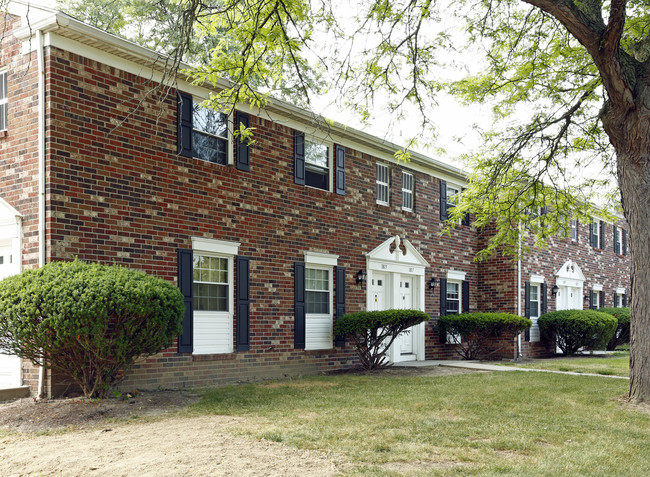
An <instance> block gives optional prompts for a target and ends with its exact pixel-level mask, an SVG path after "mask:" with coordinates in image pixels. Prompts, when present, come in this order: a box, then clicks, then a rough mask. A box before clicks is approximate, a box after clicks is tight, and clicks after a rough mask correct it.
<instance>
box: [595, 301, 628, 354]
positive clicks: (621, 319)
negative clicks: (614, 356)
mask: <svg viewBox="0 0 650 477" xmlns="http://www.w3.org/2000/svg"><path fill="white" fill-rule="evenodd" d="M598 311H600V312H601V313H607V314H609V315H612V316H613V317H614V318H616V319H617V320H618V326H617V327H616V331H615V332H614V334H613V335H612V339H611V340H609V342H608V343H607V349H608V350H609V351H614V350H615V349H616V348H617V347H619V346H620V345H622V344H625V343H629V342H630V309H629V308H627V307H626V308H598Z"/></svg>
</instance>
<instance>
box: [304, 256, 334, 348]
mask: <svg viewBox="0 0 650 477" xmlns="http://www.w3.org/2000/svg"><path fill="white" fill-rule="evenodd" d="M332 271H333V270H332V268H331V267H327V268H325V267H316V266H313V265H309V264H307V265H306V268H305V349H330V348H331V347H332V343H333V329H332V328H333V326H334V322H333V319H332V317H333V314H332Z"/></svg>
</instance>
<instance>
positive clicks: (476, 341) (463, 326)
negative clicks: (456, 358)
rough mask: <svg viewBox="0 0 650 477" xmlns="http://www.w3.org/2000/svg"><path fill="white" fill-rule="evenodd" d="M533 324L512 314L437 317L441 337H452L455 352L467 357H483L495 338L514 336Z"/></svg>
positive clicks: (465, 314)
mask: <svg viewBox="0 0 650 477" xmlns="http://www.w3.org/2000/svg"><path fill="white" fill-rule="evenodd" d="M532 325H533V323H532V321H530V320H529V319H528V318H524V317H522V316H519V315H513V314H510V313H482V312H478V313H463V314H462V315H445V316H441V317H440V318H438V322H437V327H438V334H439V335H440V336H446V335H447V336H450V337H451V340H452V342H453V343H454V344H456V345H457V346H456V351H457V352H458V353H459V354H460V355H461V356H462V357H463V358H465V359H478V358H484V357H486V356H487V355H488V354H491V353H494V352H496V351H498V350H491V353H490V350H489V345H490V341H491V339H492V338H495V337H499V336H508V335H511V336H514V335H516V334H518V333H521V332H522V331H524V330H525V329H526V328H529V327H531V326H532Z"/></svg>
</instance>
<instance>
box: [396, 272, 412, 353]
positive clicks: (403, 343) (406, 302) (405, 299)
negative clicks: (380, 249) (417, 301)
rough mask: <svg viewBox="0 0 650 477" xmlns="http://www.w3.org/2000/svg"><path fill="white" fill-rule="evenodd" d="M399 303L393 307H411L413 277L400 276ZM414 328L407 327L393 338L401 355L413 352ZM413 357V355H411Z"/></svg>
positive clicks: (403, 308) (404, 308)
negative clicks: (407, 328)
mask: <svg viewBox="0 0 650 477" xmlns="http://www.w3.org/2000/svg"><path fill="white" fill-rule="evenodd" d="M398 299H399V303H397V305H396V306H395V308H400V309H402V310H408V309H410V308H412V306H411V304H412V303H413V279H412V278H410V277H405V276H401V277H400V280H399V298H398ZM414 331H415V330H412V329H409V330H407V331H405V332H403V333H400V335H399V336H398V337H397V338H395V346H397V348H398V350H399V354H400V355H401V356H405V355H412V354H413V335H414V334H415V333H414ZM413 359H415V357H413Z"/></svg>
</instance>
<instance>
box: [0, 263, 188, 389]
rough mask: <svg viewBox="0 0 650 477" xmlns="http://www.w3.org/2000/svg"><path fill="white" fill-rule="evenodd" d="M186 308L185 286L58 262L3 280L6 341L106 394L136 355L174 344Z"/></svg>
mask: <svg viewBox="0 0 650 477" xmlns="http://www.w3.org/2000/svg"><path fill="white" fill-rule="evenodd" d="M184 308H185V307H184V305H183V296H182V295H181V293H180V291H179V290H178V288H177V287H175V286H174V285H173V284H172V283H170V282H168V281H165V280H163V279H161V278H156V277H153V276H151V275H147V274H145V273H142V272H138V271H134V270H130V269H127V268H123V267H119V266H106V265H99V264H91V263H86V262H82V261H79V260H75V261H73V262H54V263H50V264H47V265H45V266H44V267H42V268H40V269H36V270H26V271H24V272H23V273H22V274H20V275H14V276H11V277H8V278H5V279H4V280H2V281H1V282H0V348H4V349H7V350H9V351H11V352H12V353H13V354H15V355H17V356H20V357H22V358H26V359H29V360H30V361H31V362H32V363H34V364H36V365H41V364H43V365H44V366H45V367H46V368H51V369H56V370H58V371H60V372H61V373H63V374H64V375H67V376H68V377H70V378H72V379H73V380H74V381H76V382H77V383H78V384H79V385H80V386H81V388H82V390H83V392H84V394H85V395H86V396H87V397H103V396H105V394H106V392H107V391H108V389H109V388H110V386H111V385H113V384H114V383H116V382H117V381H119V380H120V379H121V378H122V377H123V375H124V372H126V371H127V370H128V369H129V368H130V367H131V366H132V365H133V363H134V361H135V359H136V358H137V357H139V356H150V355H153V354H155V353H158V352H159V351H161V350H162V349H164V348H166V347H169V346H170V345H171V344H172V342H173V340H174V338H175V337H176V336H177V335H178V334H179V333H180V332H181V319H182V316H183V312H184Z"/></svg>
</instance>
